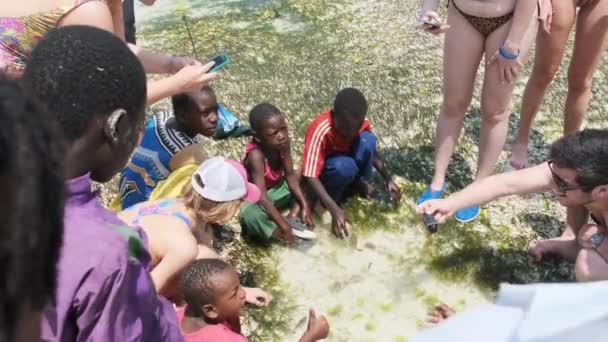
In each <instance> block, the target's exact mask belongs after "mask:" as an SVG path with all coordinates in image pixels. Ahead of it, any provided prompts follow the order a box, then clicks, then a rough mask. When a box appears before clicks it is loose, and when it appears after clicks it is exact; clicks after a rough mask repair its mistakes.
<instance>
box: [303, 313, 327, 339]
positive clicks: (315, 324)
mask: <svg viewBox="0 0 608 342" xmlns="http://www.w3.org/2000/svg"><path fill="white" fill-rule="evenodd" d="M305 334H306V335H308V337H310V338H311V339H312V340H313V341H316V340H320V339H324V338H326V337H327V335H329V323H328V322H327V318H325V316H323V315H320V316H319V317H317V315H316V313H315V310H313V309H310V311H309V312H308V328H307V329H306V333H305Z"/></svg>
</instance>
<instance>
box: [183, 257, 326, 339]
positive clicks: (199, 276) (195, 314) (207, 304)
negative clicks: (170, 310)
mask: <svg viewBox="0 0 608 342" xmlns="http://www.w3.org/2000/svg"><path fill="white" fill-rule="evenodd" d="M182 284H183V289H184V299H185V301H186V303H187V305H186V307H185V308H183V309H179V310H178V312H177V316H178V319H179V324H180V328H181V331H182V334H183V336H184V340H185V341H186V342H207V341H210V342H247V339H246V338H245V337H244V336H243V335H241V324H240V315H241V309H242V308H243V306H244V305H245V291H243V288H242V287H241V285H240V284H239V275H238V274H237V272H236V269H235V268H234V267H233V266H232V265H230V264H228V263H227V262H225V261H223V260H221V259H199V260H196V261H195V262H194V263H192V265H190V267H189V268H188V269H186V271H185V272H184V274H183V276H182ZM328 334H329V323H327V319H325V317H324V316H319V317H317V316H316V315H315V312H314V311H313V310H310V313H309V316H308V328H307V329H306V332H304V335H302V337H301V338H300V340H299V342H315V341H318V340H321V339H324V338H326V337H327V335H328Z"/></svg>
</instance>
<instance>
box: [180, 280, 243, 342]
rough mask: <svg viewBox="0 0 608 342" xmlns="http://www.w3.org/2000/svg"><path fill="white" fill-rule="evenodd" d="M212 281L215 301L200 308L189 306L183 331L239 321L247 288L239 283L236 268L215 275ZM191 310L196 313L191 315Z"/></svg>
mask: <svg viewBox="0 0 608 342" xmlns="http://www.w3.org/2000/svg"><path fill="white" fill-rule="evenodd" d="M212 283H213V292H214V301H213V303H209V304H205V305H203V306H202V307H201V308H198V309H197V308H190V307H189V308H188V311H187V312H186V315H184V319H183V321H182V322H181V328H182V331H183V332H185V333H190V332H195V331H198V330H201V329H203V328H204V327H206V326H207V325H209V324H218V323H221V322H228V323H229V324H230V323H231V322H238V320H239V317H240V314H241V309H242V308H243V306H244V305H245V290H243V288H242V287H241V284H240V283H239V275H238V274H237V272H236V270H235V269H234V268H230V269H226V270H225V271H224V272H222V273H220V274H216V275H214V276H213V280H212ZM190 310H192V311H195V313H196V315H190V313H191V312H190ZM197 316H199V317H197Z"/></svg>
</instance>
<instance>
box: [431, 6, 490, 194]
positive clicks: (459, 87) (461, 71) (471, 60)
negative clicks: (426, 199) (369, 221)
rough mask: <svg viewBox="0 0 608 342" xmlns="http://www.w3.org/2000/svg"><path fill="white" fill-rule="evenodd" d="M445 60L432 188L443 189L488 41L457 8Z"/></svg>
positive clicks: (450, 14) (451, 20)
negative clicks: (484, 44) (485, 43)
mask: <svg viewBox="0 0 608 342" xmlns="http://www.w3.org/2000/svg"><path fill="white" fill-rule="evenodd" d="M448 24H449V25H450V26H451V28H450V29H449V30H448V31H447V33H446V37H445V43H444V57H443V92H444V93H443V94H444V95H443V104H442V105H441V112H440V113H439V117H438V118H437V127H436V131H435V173H434V175H433V180H432V182H431V188H432V189H433V190H435V191H437V190H440V189H442V188H443V184H444V183H445V174H446V172H447V168H448V165H449V164H450V159H451V158H452V153H453V152H454V146H455V144H456V141H457V140H458V137H459V136H460V131H461V129H462V124H463V120H464V114H465V112H466V110H467V108H468V107H469V104H470V103H471V98H472V96H473V86H474V83H475V74H476V72H477V68H478V67H479V62H480V61H481V56H482V55H483V43H484V39H483V37H482V36H481V34H479V32H477V31H476V30H475V29H474V28H473V27H472V26H471V25H470V24H469V23H468V22H467V21H466V20H465V19H464V18H463V17H462V15H461V14H459V13H458V12H457V11H456V10H455V9H454V6H450V8H449V9H448Z"/></svg>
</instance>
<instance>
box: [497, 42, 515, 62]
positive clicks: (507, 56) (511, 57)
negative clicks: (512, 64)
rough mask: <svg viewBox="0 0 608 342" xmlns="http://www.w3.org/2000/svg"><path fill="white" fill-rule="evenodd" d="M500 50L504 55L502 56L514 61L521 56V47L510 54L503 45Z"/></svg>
mask: <svg viewBox="0 0 608 342" xmlns="http://www.w3.org/2000/svg"><path fill="white" fill-rule="evenodd" d="M498 52H499V53H500V55H501V56H502V58H504V59H506V60H509V61H512V60H514V59H517V57H519V49H518V50H517V53H516V54H513V55H512V54H510V53H508V52H506V51H505V49H503V48H502V46H501V47H500V48H499V49H498Z"/></svg>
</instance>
